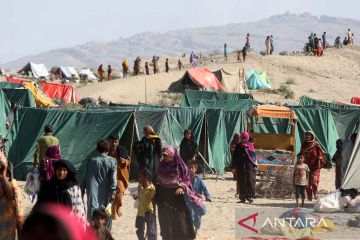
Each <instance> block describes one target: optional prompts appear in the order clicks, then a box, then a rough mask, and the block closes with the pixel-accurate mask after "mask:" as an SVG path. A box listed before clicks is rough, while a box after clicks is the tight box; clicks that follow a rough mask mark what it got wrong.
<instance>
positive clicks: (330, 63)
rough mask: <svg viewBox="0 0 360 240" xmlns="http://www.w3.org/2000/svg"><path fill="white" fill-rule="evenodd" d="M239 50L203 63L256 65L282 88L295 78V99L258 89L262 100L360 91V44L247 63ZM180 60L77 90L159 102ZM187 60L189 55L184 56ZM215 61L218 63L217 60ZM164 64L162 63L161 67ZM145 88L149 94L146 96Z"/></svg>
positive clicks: (252, 57)
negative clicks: (166, 67)
mask: <svg viewBox="0 0 360 240" xmlns="http://www.w3.org/2000/svg"><path fill="white" fill-rule="evenodd" d="M235 58H236V56H235V54H231V55H230V57H229V59H228V61H224V60H223V59H222V58H221V57H220V56H215V57H214V58H211V59H214V61H210V60H211V59H208V60H207V61H206V62H205V63H204V64H203V65H202V66H206V67H208V68H210V69H212V70H217V69H220V68H222V67H223V68H224V69H226V70H228V71H230V72H234V71H236V69H239V68H242V67H244V69H245V70H248V69H249V68H254V69H255V70H258V71H265V72H266V73H267V74H268V76H269V78H270V81H271V83H272V87H273V89H276V88H278V87H279V86H280V85H281V84H282V83H285V82H286V81H287V80H289V79H292V80H294V82H295V84H293V85H290V88H291V89H292V90H293V91H294V92H295V99H284V98H283V97H281V96H279V95H277V94H269V93H264V92H259V91H258V92H254V97H255V98H256V99H257V100H259V101H261V102H281V103H284V102H297V100H298V99H299V98H300V97H301V96H303V95H307V96H310V97H312V98H315V99H321V100H325V101H346V102H350V99H351V97H352V96H358V95H359V92H360V84H359V78H360V64H359V62H360V48H359V47H356V46H351V47H346V48H343V49H340V50H339V49H328V50H326V51H325V54H324V56H323V57H321V58H318V57H314V56H280V55H272V56H265V57H264V56H261V55H259V54H256V53H250V54H249V55H248V60H247V61H246V62H245V63H237V62H236V59H235ZM176 60H177V59H175V58H172V59H171V61H170V67H171V68H172V69H171V71H170V72H169V73H164V72H162V73H160V74H156V75H149V76H144V75H140V76H136V77H130V78H125V79H123V78H122V79H116V80H113V81H109V82H103V83H98V84H96V83H92V84H91V83H89V84H87V85H86V86H78V89H77V92H78V94H79V96H80V97H81V98H82V97H93V98H98V97H99V96H102V97H103V98H105V99H108V100H111V101H113V102H118V103H131V104H137V103H138V102H145V101H147V102H148V103H158V102H159V99H160V98H161V97H163V95H162V94H161V93H162V92H163V91H166V90H167V89H168V87H169V85H170V84H171V83H172V82H174V81H176V80H178V79H179V78H181V76H182V75H183V74H184V72H185V70H183V71H176V70H175V69H173V68H175V67H176ZM182 61H183V63H184V64H185V63H187V62H188V59H187V58H184V59H183V60H182ZM214 62H215V63H214ZM163 68H164V64H163V63H161V70H162V71H164V70H163ZM145 89H146V92H147V98H146V99H145Z"/></svg>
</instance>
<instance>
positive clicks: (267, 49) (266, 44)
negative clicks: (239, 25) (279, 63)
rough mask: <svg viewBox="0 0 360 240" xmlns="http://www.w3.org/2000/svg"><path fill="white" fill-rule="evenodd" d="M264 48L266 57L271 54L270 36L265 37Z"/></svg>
mask: <svg viewBox="0 0 360 240" xmlns="http://www.w3.org/2000/svg"><path fill="white" fill-rule="evenodd" d="M265 46H266V55H270V52H271V42H270V36H267V37H266V40H265Z"/></svg>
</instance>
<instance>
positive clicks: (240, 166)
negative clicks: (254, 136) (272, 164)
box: [232, 132, 256, 203]
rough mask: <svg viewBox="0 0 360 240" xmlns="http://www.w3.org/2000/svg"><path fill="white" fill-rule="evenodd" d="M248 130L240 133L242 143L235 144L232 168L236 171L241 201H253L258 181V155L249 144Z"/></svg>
mask: <svg viewBox="0 0 360 240" xmlns="http://www.w3.org/2000/svg"><path fill="white" fill-rule="evenodd" d="M249 138H250V135H249V133H248V132H242V133H241V134H240V139H241V140H240V143H239V144H237V145H236V146H235V150H234V155H233V158H232V168H233V169H234V170H235V171H236V178H237V184H238V186H239V199H240V202H242V203H245V200H247V201H248V202H249V203H253V201H254V196H255V183H256V171H255V167H256V156H255V149H254V148H253V146H252V145H251V144H249Z"/></svg>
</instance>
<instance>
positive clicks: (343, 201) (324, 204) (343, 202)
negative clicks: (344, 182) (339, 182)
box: [314, 188, 360, 213]
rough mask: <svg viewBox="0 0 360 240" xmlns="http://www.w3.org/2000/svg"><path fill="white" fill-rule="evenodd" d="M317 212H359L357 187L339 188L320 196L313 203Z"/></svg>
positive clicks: (359, 199) (359, 200)
mask: <svg viewBox="0 0 360 240" xmlns="http://www.w3.org/2000/svg"><path fill="white" fill-rule="evenodd" d="M314 210H315V211H317V212H324V213H334V212H342V211H344V210H345V211H346V212H360V211H359V210H360V197H358V190H357V189H354V188H352V189H340V190H338V191H334V192H331V193H330V194H328V195H326V196H324V197H322V198H320V199H319V200H318V201H316V202H315V204H314Z"/></svg>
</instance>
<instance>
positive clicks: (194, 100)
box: [180, 90, 253, 107]
mask: <svg viewBox="0 0 360 240" xmlns="http://www.w3.org/2000/svg"><path fill="white" fill-rule="evenodd" d="M242 99H253V96H252V95H251V94H247V93H223V92H210V91H198V90H186V91H185V93H184V95H183V98H182V100H181V104H180V106H181V107H198V106H199V104H200V101H201V100H217V101H225V100H242Z"/></svg>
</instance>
